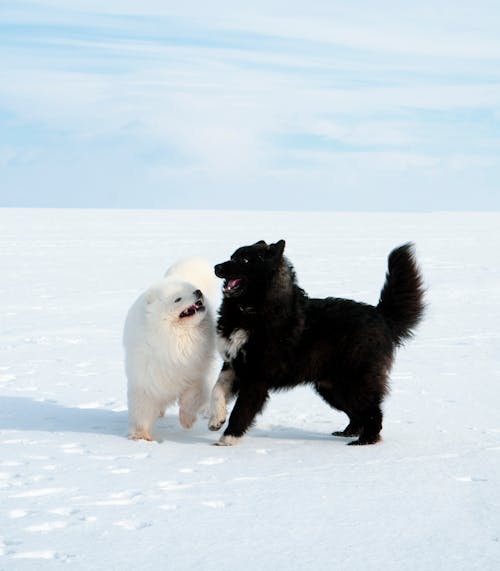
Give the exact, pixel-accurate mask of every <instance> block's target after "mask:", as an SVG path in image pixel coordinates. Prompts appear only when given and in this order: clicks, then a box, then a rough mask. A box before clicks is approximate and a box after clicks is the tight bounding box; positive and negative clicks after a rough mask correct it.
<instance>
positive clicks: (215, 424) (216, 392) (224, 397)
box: [208, 363, 234, 430]
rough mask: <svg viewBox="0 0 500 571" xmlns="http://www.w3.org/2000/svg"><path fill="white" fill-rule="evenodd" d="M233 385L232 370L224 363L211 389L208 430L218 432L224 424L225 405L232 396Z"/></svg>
mask: <svg viewBox="0 0 500 571" xmlns="http://www.w3.org/2000/svg"><path fill="white" fill-rule="evenodd" d="M233 383H234V370H233V369H232V367H231V366H230V365H228V364H227V363H224V365H223V367H222V371H221V372H220V375H219V378H218V379H217V382H216V383H215V385H214V388H213V389H212V397H211V399H210V419H209V421H208V428H210V430H219V429H220V427H221V426H222V425H223V424H224V423H225V422H226V415H227V403H228V402H229V401H230V400H231V397H232V396H233V392H232V388H233Z"/></svg>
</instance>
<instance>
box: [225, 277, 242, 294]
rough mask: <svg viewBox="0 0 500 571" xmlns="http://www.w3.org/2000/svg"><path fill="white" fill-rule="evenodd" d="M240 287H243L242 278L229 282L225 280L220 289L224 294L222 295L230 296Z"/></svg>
mask: <svg viewBox="0 0 500 571" xmlns="http://www.w3.org/2000/svg"><path fill="white" fill-rule="evenodd" d="M242 285H243V278H234V279H231V280H226V281H225V282H224V287H223V288H222V291H223V292H224V294H232V293H235V292H236V291H238V290H239V289H240V288H241V286H242Z"/></svg>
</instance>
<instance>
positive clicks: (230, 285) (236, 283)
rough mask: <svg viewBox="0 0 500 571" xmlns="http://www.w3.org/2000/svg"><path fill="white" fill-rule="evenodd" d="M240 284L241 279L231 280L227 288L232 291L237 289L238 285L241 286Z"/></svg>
mask: <svg viewBox="0 0 500 571" xmlns="http://www.w3.org/2000/svg"><path fill="white" fill-rule="evenodd" d="M240 282H241V279H239V278H238V279H235V280H229V281H228V282H227V287H228V288H229V289H231V288H233V287H236V286H237V285H239V284H240Z"/></svg>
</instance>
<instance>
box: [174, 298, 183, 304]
mask: <svg viewBox="0 0 500 571" xmlns="http://www.w3.org/2000/svg"><path fill="white" fill-rule="evenodd" d="M181 299H182V297H178V298H177V299H176V300H174V303H179V301H181Z"/></svg>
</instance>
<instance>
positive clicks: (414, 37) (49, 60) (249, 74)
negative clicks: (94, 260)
mask: <svg viewBox="0 0 500 571" xmlns="http://www.w3.org/2000/svg"><path fill="white" fill-rule="evenodd" d="M499 30H500V3H499V2H498V1H496V0H494V1H483V0H480V1H477V2H469V1H467V2H462V1H452V0H444V1H440V0H437V1H432V2H420V3H416V2H414V1H412V2H410V1H408V2H406V1H401V0H398V1H396V0H394V1H388V0H385V1H384V0H381V1H380V2H373V1H371V0H361V1H353V2H347V1H343V2H339V1H335V0H328V1H323V0H315V1H314V2H304V1H302V2H297V1H293V0H291V1H281V0H278V1H274V2H266V1H263V0H256V1H253V2H242V1H241V2H240V1H235V0H233V1H229V0H228V1H222V2H202V1H197V2H193V1H189V0H188V1H183V2H168V1H165V0H163V1H162V0H154V1H153V0H141V1H138V0H134V1H131V0H106V2H102V1H97V0H72V1H71V2H68V1H67V0H32V1H29V2H25V1H23V0H3V1H2V4H1V7H0V49H1V65H0V206H62V207H67V206H70V207H71V206H83V207H127V208H128V207H143V208H155V207H163V208H215V209H220V208H235V209H242V208H251V209H283V210H295V209H305V210H324V209H332V210H367V211H370V210H457V209H459V210H493V209H495V210H499V209H500V33H499Z"/></svg>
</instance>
